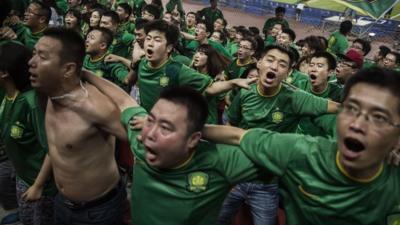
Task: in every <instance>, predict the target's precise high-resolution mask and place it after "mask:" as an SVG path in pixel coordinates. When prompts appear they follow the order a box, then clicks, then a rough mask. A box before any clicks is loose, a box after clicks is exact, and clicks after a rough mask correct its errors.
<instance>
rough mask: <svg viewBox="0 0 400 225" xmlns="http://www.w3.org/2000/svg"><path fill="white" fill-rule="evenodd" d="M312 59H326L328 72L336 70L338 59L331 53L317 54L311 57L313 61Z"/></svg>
mask: <svg viewBox="0 0 400 225" xmlns="http://www.w3.org/2000/svg"><path fill="white" fill-rule="evenodd" d="M312 58H324V59H326V62H327V63H328V70H334V69H335V68H336V59H335V57H334V56H333V55H332V54H331V53H329V52H326V51H323V52H316V53H314V54H313V55H311V59H312Z"/></svg>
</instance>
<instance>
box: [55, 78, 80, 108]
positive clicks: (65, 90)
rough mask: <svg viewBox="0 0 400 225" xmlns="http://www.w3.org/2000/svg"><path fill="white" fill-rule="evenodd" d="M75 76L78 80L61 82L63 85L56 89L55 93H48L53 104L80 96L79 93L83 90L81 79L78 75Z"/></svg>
mask: <svg viewBox="0 0 400 225" xmlns="http://www.w3.org/2000/svg"><path fill="white" fill-rule="evenodd" d="M74 76H75V77H76V78H72V79H71V80H64V81H60V82H61V85H60V86H59V87H57V88H55V89H54V91H53V92H50V93H48V96H49V97H50V99H51V100H52V102H61V101H64V100H66V99H72V98H73V97H71V96H78V95H79V93H78V92H79V91H80V90H81V89H82V87H81V80H80V79H79V77H78V75H74ZM66 96H67V97H66ZM82 96H83V95H82Z"/></svg>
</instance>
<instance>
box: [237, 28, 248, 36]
mask: <svg viewBox="0 0 400 225" xmlns="http://www.w3.org/2000/svg"><path fill="white" fill-rule="evenodd" d="M236 33H240V34H241V35H242V36H243V37H247V36H251V32H250V30H249V29H247V28H246V27H242V26H239V27H237V28H236Z"/></svg>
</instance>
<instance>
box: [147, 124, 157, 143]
mask: <svg viewBox="0 0 400 225" xmlns="http://www.w3.org/2000/svg"><path fill="white" fill-rule="evenodd" d="M146 138H147V139H148V140H150V141H155V140H157V126H156V125H153V126H151V127H150V128H149V130H148V132H147V135H146Z"/></svg>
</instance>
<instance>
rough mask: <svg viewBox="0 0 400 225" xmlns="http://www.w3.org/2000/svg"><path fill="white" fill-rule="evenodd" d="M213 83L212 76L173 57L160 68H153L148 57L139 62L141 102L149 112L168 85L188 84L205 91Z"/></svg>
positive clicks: (138, 83) (138, 82)
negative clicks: (174, 59)
mask: <svg viewBox="0 0 400 225" xmlns="http://www.w3.org/2000/svg"><path fill="white" fill-rule="evenodd" d="M172 63H174V64H173V65H172V66H168V65H170V64H172ZM211 83H212V78H211V77H209V76H206V75H204V74H201V73H199V72H197V71H196V70H193V69H192V68H190V67H187V66H185V65H183V64H181V63H178V62H175V61H173V60H171V59H168V61H166V62H165V63H164V64H163V65H161V66H160V67H158V68H152V67H151V66H150V65H149V63H148V61H147V60H146V59H142V60H141V62H140V64H139V69H138V81H137V85H138V87H139V93H140V103H141V105H142V106H143V108H145V109H146V110H147V111H148V112H150V110H151V108H152V107H153V105H154V104H155V103H156V101H157V100H158V98H159V96H160V94H161V92H162V90H163V89H164V88H166V87H169V86H177V85H180V86H183V85H187V86H190V87H192V88H194V89H196V90H198V91H199V92H201V93H203V92H204V91H205V90H206V88H207V87H208V86H209V85H211Z"/></svg>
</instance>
